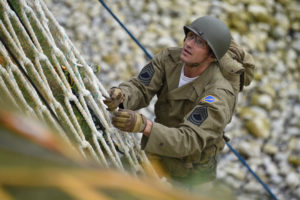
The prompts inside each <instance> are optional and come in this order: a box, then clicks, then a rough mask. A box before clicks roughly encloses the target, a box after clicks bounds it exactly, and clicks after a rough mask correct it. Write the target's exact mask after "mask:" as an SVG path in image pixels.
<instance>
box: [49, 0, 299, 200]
mask: <svg viewBox="0 0 300 200" xmlns="http://www.w3.org/2000/svg"><path fill="white" fill-rule="evenodd" d="M45 2H46V3H47V4H48V6H49V8H50V9H51V11H52V12H53V13H54V15H55V16H56V19H57V20H58V21H59V23H60V24H61V25H62V26H64V28H65V29H66V31H67V34H68V35H69V37H70V38H71V40H72V41H73V42H74V44H75V45H76V47H77V48H78V49H80V51H81V54H82V55H83V56H84V57H85V58H86V60H88V61H89V63H90V64H91V65H93V66H94V70H95V71H96V72H97V73H98V76H99V79H100V81H101V82H102V83H103V84H105V85H106V87H107V88H109V87H111V86H115V85H117V84H118V83H119V82H121V81H125V80H128V79H129V78H130V77H131V76H134V75H136V74H137V73H138V71H139V70H140V69H141V68H142V67H143V66H144V64H145V63H146V62H147V58H146V56H145V55H144V53H143V51H141V50H140V49H139V47H138V46H137V45H136V44H135V43H134V41H132V40H131V39H130V37H129V36H128V35H127V34H126V32H125V31H124V30H122V29H121V27H120V26H119V25H118V24H117V22H115V21H114V19H113V18H112V17H111V16H110V15H109V13H108V12H107V11H106V10H105V9H104V8H103V7H102V6H101V4H100V3H99V2H98V1H96V0H90V1H80V0H61V1H57V0H46V1H45ZM107 3H108V5H109V6H110V7H111V9H112V10H113V11H114V12H115V14H116V15H117V16H118V17H119V18H120V19H121V21H122V22H124V23H125V25H126V26H127V27H128V29H129V30H131V31H132V32H133V33H134V35H135V36H136V37H137V38H138V39H139V40H140V42H141V43H142V44H143V45H145V47H146V49H147V50H148V51H149V52H150V53H152V54H155V53H157V52H159V51H160V50H161V49H163V48H165V47H168V46H180V45H182V41H183V37H184V33H183V29H182V27H183V25H185V24H187V23H189V22H190V21H192V20H193V19H195V18H197V17H199V16H202V15H207V14H211V15H214V16H217V17H219V18H220V19H222V20H224V21H225V22H226V23H227V25H228V26H229V27H230V29H231V32H232V36H233V38H234V39H235V40H236V41H237V42H238V43H239V44H241V45H242V46H243V47H244V48H245V49H246V50H248V51H249V52H251V53H252V55H253V57H254V59H255V62H256V68H257V69H256V74H255V81H254V82H252V83H251V85H250V86H248V87H246V88H245V89H244V91H243V93H241V94H240V97H239V106H238V108H237V112H236V115H235V117H234V118H233V120H232V122H231V124H229V125H228V127H227V129H226V130H227V131H226V132H227V135H228V136H229V137H230V138H231V144H232V145H233V146H234V147H235V148H236V149H237V150H238V151H239V152H240V153H241V154H242V155H243V156H244V157H245V158H247V161H248V162H249V164H250V166H251V167H252V168H253V169H254V170H255V171H256V172H257V173H258V175H259V176H260V177H261V178H262V179H263V180H264V181H265V182H266V183H267V184H268V185H269V186H270V187H271V189H272V190H273V191H274V193H275V194H276V195H277V196H278V198H279V199H299V198H300V181H299V180H300V175H299V174H300V124H299V121H300V102H299V101H300V99H299V94H300V88H299V81H300V75H299V72H300V57H299V55H300V3H299V1H297V0H276V1H275V0H268V1H258V0H225V1H218V0H212V1H209V0H202V1H196V0H190V1H181V0H170V1H137V0H123V1H121V0H111V1H109V2H107ZM99 68H100V72H99ZM152 109H153V105H151V106H150V109H145V110H143V112H144V113H145V114H146V115H147V116H148V117H151V116H152ZM218 168H219V169H218V178H219V179H220V180H224V181H225V182H226V183H228V185H229V187H231V188H232V189H233V191H235V192H236V193H237V194H238V199H267V197H266V195H265V194H266V192H265V191H264V190H263V188H262V187H261V186H260V185H259V184H258V183H257V182H256V180H255V179H254V178H253V177H252V176H251V175H249V174H248V172H247V170H246V168H244V167H243V166H242V164H241V163H240V162H239V161H238V160H237V158H236V157H235V156H234V155H233V154H232V153H230V152H229V150H228V149H227V148H225V150H224V152H223V154H222V155H221V158H220V162H219V166H218Z"/></svg>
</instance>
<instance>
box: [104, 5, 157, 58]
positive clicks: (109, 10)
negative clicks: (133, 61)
mask: <svg viewBox="0 0 300 200" xmlns="http://www.w3.org/2000/svg"><path fill="white" fill-rule="evenodd" d="M99 2H100V3H101V4H102V5H103V7H104V8H105V9H106V10H107V11H108V12H109V13H110V14H111V15H112V16H113V18H114V19H115V20H116V21H117V22H118V23H119V24H120V26H122V28H123V29H124V30H125V31H126V32H127V33H128V35H129V36H130V37H131V39H133V40H134V41H135V43H136V44H137V45H138V46H139V47H140V48H141V49H142V50H143V51H144V52H145V54H146V55H147V57H148V58H149V59H152V56H151V55H150V53H149V52H148V51H147V50H146V49H145V47H144V46H143V45H142V44H141V43H140V42H139V41H138V40H137V39H136V38H135V37H134V35H133V34H132V33H131V32H130V31H129V30H128V29H127V28H126V26H125V25H124V24H123V23H122V22H121V21H120V20H119V18H118V17H117V16H116V15H115V14H114V13H113V12H112V10H111V9H110V8H109V7H108V6H107V5H106V4H105V2H104V1H103V0H99Z"/></svg>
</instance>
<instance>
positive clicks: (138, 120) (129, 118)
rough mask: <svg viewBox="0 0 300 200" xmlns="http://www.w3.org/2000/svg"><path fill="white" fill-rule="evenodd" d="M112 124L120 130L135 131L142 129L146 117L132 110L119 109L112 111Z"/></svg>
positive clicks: (144, 125) (145, 122)
mask: <svg viewBox="0 0 300 200" xmlns="http://www.w3.org/2000/svg"><path fill="white" fill-rule="evenodd" d="M112 124H113V125H114V126H115V127H116V128H118V129H120V130H122V131H126V132H132V133H137V132H143V131H144V129H145V127H146V124H147V119H146V117H145V116H144V115H142V114H139V113H137V112H134V111H132V110H126V109H119V110H118V111H115V112H114V115H113V117H112Z"/></svg>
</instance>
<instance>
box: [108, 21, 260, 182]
mask: <svg viewBox="0 0 300 200" xmlns="http://www.w3.org/2000/svg"><path fill="white" fill-rule="evenodd" d="M184 33H185V38H184V46H183V48H167V49H165V50H163V51H162V52H161V53H159V54H158V55H156V56H155V57H154V58H153V59H152V60H151V61H150V62H149V63H148V64H147V65H146V66H145V67H144V68H143V69H142V70H141V72H140V73H139V75H138V77H134V78H132V79H131V80H129V81H128V82H124V83H121V84H120V85H119V86H118V87H113V88H111V89H110V90H109V92H108V93H109V97H107V98H106V100H105V101H104V103H105V104H106V105H107V107H108V110H109V111H114V110H115V109H116V108H117V107H120V109H118V110H117V111H114V113H113V117H112V123H113V125H114V126H115V127H117V128H118V129H120V130H122V131H127V132H142V133H143V137H142V141H141V146H142V149H144V150H145V151H146V152H147V153H148V155H149V157H154V158H155V160H158V162H159V163H160V165H161V167H162V168H163V170H165V171H166V172H167V173H168V175H169V177H170V178H171V180H173V181H175V182H180V183H182V184H185V185H187V186H195V185H198V184H201V183H205V182H208V181H211V180H213V179H214V178H215V177H216V165H217V161H216V156H217V154H218V153H219V152H220V151H221V150H222V149H223V148H224V144H225V139H224V137H223V136H224V134H223V132H224V128H225V126H226V125H227V124H228V123H229V122H230V121H231V118H232V116H233V114H234V110H235V107H236V103H237V94H238V92H239V91H241V90H242V88H243V87H242V86H243V85H248V84H249V83H250V82H251V80H252V78H253V70H254V64H253V60H252V57H251V55H249V54H248V53H247V52H245V51H244V50H243V49H242V48H241V47H240V46H239V45H237V44H236V43H235V42H234V41H232V40H231V35H230V32H229V30H228V28H227V26H226V25H225V24H224V23H223V22H222V21H220V20H219V19H217V18H214V17H211V16H204V17H200V18H198V19H196V20H195V21H193V22H192V23H191V24H190V25H188V26H184ZM224 55H225V56H224ZM249 66H251V67H249ZM249 69H250V70H249ZM245 72H247V73H245ZM154 95H157V98H158V99H157V102H156V104H155V116H156V118H155V121H154V122H152V121H150V120H149V119H146V117H145V116H143V115H142V114H139V113H138V112H135V111H136V110H138V109H140V108H143V107H146V106H147V105H148V104H149V102H150V100H151V99H152V97H153V96H154Z"/></svg>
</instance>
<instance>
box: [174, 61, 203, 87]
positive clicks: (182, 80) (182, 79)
mask: <svg viewBox="0 0 300 200" xmlns="http://www.w3.org/2000/svg"><path fill="white" fill-rule="evenodd" d="M183 68H184V66H182V69H181V75H180V79H179V84H178V87H181V86H183V85H185V84H188V83H190V82H192V81H193V80H195V79H196V78H198V76H196V77H193V78H189V77H186V76H185V75H184V71H183Z"/></svg>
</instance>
